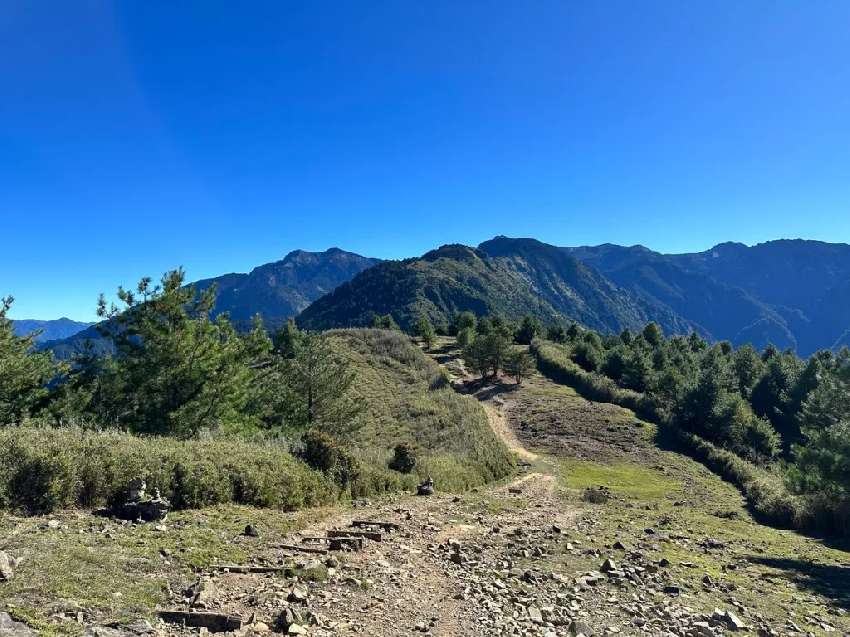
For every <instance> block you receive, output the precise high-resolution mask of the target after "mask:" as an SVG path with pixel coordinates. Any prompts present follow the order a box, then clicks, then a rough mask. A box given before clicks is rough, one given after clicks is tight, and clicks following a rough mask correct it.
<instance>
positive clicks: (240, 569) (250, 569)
mask: <svg viewBox="0 0 850 637" xmlns="http://www.w3.org/2000/svg"><path fill="white" fill-rule="evenodd" d="M287 568H291V566H253V565H248V566H242V565H238V564H217V565H215V566H211V567H210V569H211V570H213V571H227V572H229V573H236V574H241V573H282V572H283V571H285V570H286V569H287Z"/></svg>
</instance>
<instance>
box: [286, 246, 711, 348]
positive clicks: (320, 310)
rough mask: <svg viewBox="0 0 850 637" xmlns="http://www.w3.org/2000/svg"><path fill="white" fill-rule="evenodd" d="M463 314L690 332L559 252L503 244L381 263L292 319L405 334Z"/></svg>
mask: <svg viewBox="0 0 850 637" xmlns="http://www.w3.org/2000/svg"><path fill="white" fill-rule="evenodd" d="M464 310H471V311H473V312H475V313H477V314H479V315H484V314H500V315H503V316H505V317H507V318H514V319H515V318H519V317H521V316H523V315H525V314H532V315H534V316H537V317H539V318H540V319H542V320H543V321H546V322H556V321H565V320H568V319H573V320H577V321H579V322H580V323H582V324H584V325H586V326H588V327H593V328H595V329H599V330H602V331H606V332H611V331H620V330H622V329H625V328H633V329H637V328H640V327H642V326H643V325H644V324H646V323H647V322H648V321H650V320H656V321H658V322H659V324H661V325H662V327H664V328H665V329H666V330H667V331H690V330H691V329H695V327H694V326H691V325H690V324H688V323H687V321H683V320H682V319H681V318H680V317H678V316H677V315H675V313H673V312H671V311H669V310H668V309H667V308H664V307H661V306H655V305H653V304H652V303H651V302H649V301H646V300H645V299H642V298H640V297H637V296H635V295H633V294H632V293H630V292H629V291H628V290H625V289H622V288H620V287H618V286H617V285H615V284H613V283H611V282H610V281H609V280H608V279H606V278H605V277H604V276H602V275H601V274H600V273H599V272H598V271H597V270H595V269H594V268H593V267H590V266H588V265H586V264H584V263H583V262H582V261H580V260H579V259H576V258H574V257H573V256H571V255H569V254H567V253H566V252H564V251H563V250H562V249H560V248H557V247H555V246H551V245H548V244H545V243H542V242H540V241H537V240H535V239H509V238H507V237H497V238H495V239H493V240H491V241H486V242H484V243H482V244H481V245H480V246H478V248H472V247H469V246H463V245H458V244H453V245H446V246H442V247H440V248H438V249H437V250H432V251H431V252H428V253H426V254H424V255H422V256H421V257H419V258H413V259H405V260H403V261H385V262H383V263H381V264H378V265H376V266H375V267H373V268H370V269H368V270H365V271H364V272H361V273H360V274H358V275H357V276H356V277H354V278H353V279H352V280H351V281H349V282H348V283H345V284H343V285H341V286H340V287H339V288H338V289H337V290H335V291H334V292H332V293H331V294H329V295H327V296H325V297H322V298H321V299H319V300H318V301H316V302H315V303H313V304H312V305H310V306H309V307H308V308H307V309H306V310H305V311H304V312H302V313H301V314H300V315H299V317H298V319H297V320H298V322H299V324H301V325H302V326H304V327H306V328H309V329H327V328H331V327H342V326H358V325H365V324H367V323H368V322H369V320H370V319H371V317H372V316H373V315H374V314H391V315H392V316H393V318H394V319H395V320H396V321H397V322H398V323H399V324H400V325H401V326H402V327H403V328H409V327H410V326H411V325H412V323H413V322H414V321H415V320H416V318H418V317H419V316H427V317H428V318H429V319H430V320H431V321H432V322H434V323H435V324H437V325H448V323H449V322H450V321H451V319H452V317H453V315H454V314H455V313H456V312H460V311H464Z"/></svg>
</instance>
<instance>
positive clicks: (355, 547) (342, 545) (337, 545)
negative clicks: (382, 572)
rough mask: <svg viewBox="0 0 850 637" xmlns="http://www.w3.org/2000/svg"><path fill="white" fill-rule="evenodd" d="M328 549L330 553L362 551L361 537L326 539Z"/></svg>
mask: <svg viewBox="0 0 850 637" xmlns="http://www.w3.org/2000/svg"><path fill="white" fill-rule="evenodd" d="M328 548H329V549H330V550H331V551H345V550H352V551H362V550H363V538H362V537H332V538H328Z"/></svg>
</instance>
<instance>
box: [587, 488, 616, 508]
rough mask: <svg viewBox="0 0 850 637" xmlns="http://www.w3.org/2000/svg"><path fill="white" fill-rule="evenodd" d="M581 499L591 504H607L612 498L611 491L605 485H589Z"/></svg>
mask: <svg viewBox="0 0 850 637" xmlns="http://www.w3.org/2000/svg"><path fill="white" fill-rule="evenodd" d="M581 499H582V500H583V501H584V502H590V503H591V504H607V503H608V500H610V499H611V492H610V491H609V490H608V489H606V488H605V487H587V488H586V489H585V490H584V492H583V493H582V494H581Z"/></svg>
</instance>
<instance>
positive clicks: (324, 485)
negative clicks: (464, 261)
mask: <svg viewBox="0 0 850 637" xmlns="http://www.w3.org/2000/svg"><path fill="white" fill-rule="evenodd" d="M0 450H2V451H0V504H2V505H3V506H7V507H12V508H15V509H18V510H21V511H25V512H28V513H49V512H51V511H55V510H58V509H61V508H67V507H84V508H92V507H98V506H105V505H114V504H117V503H120V502H123V500H124V499H125V498H126V495H127V487H128V485H129V483H130V481H131V480H133V479H135V478H142V479H144V480H145V481H146V482H147V485H148V489H149V491H152V490H153V489H155V488H156V489H159V490H160V491H161V492H162V495H163V496H165V497H166V498H168V499H169V500H171V502H172V504H173V505H174V506H175V507H177V508H195V507H204V506H210V505H214V504H219V503H222V502H230V501H232V502H236V503H239V504H248V505H253V506H273V507H277V508H281V509H286V510H292V509H298V508H301V507H304V506H312V505H317V504H324V503H328V502H331V501H332V500H333V499H334V498H335V497H336V496H337V493H338V490H337V489H336V488H335V487H334V485H333V484H332V483H331V481H330V480H328V479H327V478H326V477H325V476H323V475H322V474H321V473H318V472H315V471H312V470H311V469H310V468H309V467H307V466H306V465H305V464H304V463H302V462H300V461H298V460H296V459H295V458H293V457H292V455H291V454H290V453H289V452H288V451H286V449H285V448H284V447H282V446H281V445H279V444H277V443H275V442H273V441H265V442H246V441H242V440H230V439H221V440H204V441H201V440H193V441H179V440H174V439H169V438H156V437H148V438H142V437H137V436H132V435H129V434H123V433H117V432H91V431H84V430H82V429H78V428H76V427H67V428H63V429H50V428H40V427H35V426H20V427H5V428H2V429H0Z"/></svg>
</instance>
